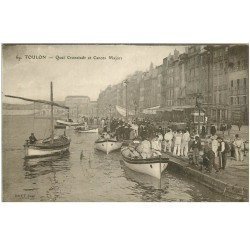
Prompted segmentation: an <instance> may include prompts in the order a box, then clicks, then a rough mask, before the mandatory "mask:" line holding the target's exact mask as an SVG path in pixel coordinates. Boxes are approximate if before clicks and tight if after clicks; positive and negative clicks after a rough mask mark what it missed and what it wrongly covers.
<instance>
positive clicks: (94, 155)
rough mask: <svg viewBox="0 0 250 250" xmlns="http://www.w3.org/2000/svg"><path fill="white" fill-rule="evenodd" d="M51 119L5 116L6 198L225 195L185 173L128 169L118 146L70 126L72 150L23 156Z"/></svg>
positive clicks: (131, 198)
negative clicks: (101, 144)
mask: <svg viewBox="0 0 250 250" xmlns="http://www.w3.org/2000/svg"><path fill="white" fill-rule="evenodd" d="M49 123H50V121H49V120H47V119H38V118H35V119H34V118H33V117H29V116H3V122H2V126H3V134H2V145H3V148H2V168H3V200H4V201H59V202H63V201H124V202H133V201H135V202H137V201H145V202H147V201H225V198H224V197H222V196H221V195H218V194H216V193H215V192H213V191H211V190H209V189H208V188H206V187H204V186H202V185H201V184H199V183H196V182H194V181H192V180H190V179H188V178H187V177H185V176H183V175H181V174H180V173H176V172H173V171H168V170H166V171H165V172H164V173H163V176H162V180H161V181H159V180H157V179H155V178H154V177H150V176H147V175H144V174H140V173H136V172H134V171H132V170H129V169H127V168H126V167H125V166H124V164H123V161H122V157H121V154H120V152H119V151H117V152H112V153H110V154H109V155H106V154H104V153H103V152H99V151H97V150H95V149H94V141H95V140H96V139H97V134H94V133H93V134H84V133H76V132H74V130H73V129H67V130H66V134H67V135H68V136H70V138H71V145H70V151H69V153H68V154H66V155H64V156H53V157H46V158H40V159H30V160H24V158H23V157H24V149H23V144H24V142H25V140H26V139H28V137H29V135H30V133H31V132H34V133H35V136H36V137H37V138H38V139H39V138H45V137H46V136H49V133H50V131H49ZM56 133H63V131H62V130H61V131H60V130H58V131H56ZM81 153H82V157H81Z"/></svg>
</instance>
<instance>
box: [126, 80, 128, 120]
mask: <svg viewBox="0 0 250 250" xmlns="http://www.w3.org/2000/svg"><path fill="white" fill-rule="evenodd" d="M126 122H128V83H127V82H126Z"/></svg>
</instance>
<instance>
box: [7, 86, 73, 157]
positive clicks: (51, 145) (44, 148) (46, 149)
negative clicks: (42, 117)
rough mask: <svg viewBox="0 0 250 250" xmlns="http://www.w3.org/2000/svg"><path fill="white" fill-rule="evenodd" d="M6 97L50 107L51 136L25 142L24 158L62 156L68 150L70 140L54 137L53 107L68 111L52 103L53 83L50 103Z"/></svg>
mask: <svg viewBox="0 0 250 250" xmlns="http://www.w3.org/2000/svg"><path fill="white" fill-rule="evenodd" d="M5 96H6V97H10V98H16V99H21V100H24V101H29V102H34V103H35V102H37V103H43V104H47V105H50V106H51V115H50V121H51V122H50V125H51V134H50V137H49V138H45V139H40V140H37V141H35V142H33V143H32V142H31V141H30V140H26V143H25V145H24V149H25V158H36V157H43V156H51V155H57V154H63V153H65V152H67V151H68V150H69V146H70V139H69V137H67V136H66V135H60V136H55V135H54V118H53V111H54V106H56V107H60V108H64V109H69V107H67V106H63V105H59V104H57V103H55V102H54V101H53V83H52V82H51V84H50V101H45V100H33V99H29V98H24V97H19V96H12V95H5Z"/></svg>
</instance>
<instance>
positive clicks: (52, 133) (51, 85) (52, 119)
mask: <svg viewBox="0 0 250 250" xmlns="http://www.w3.org/2000/svg"><path fill="white" fill-rule="evenodd" d="M50 101H51V102H53V83H52V82H51V83H50ZM50 107H51V116H50V123H51V143H54V108H53V104H51V106H50Z"/></svg>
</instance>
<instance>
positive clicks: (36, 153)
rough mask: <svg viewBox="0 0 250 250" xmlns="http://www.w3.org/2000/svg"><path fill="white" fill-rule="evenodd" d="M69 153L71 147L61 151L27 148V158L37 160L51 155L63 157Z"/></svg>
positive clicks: (63, 148)
mask: <svg viewBox="0 0 250 250" xmlns="http://www.w3.org/2000/svg"><path fill="white" fill-rule="evenodd" d="M68 151H69V146H66V147H62V148H60V149H41V148H37V147H35V146H25V158H37V157H45V156H51V155H61V154H64V153H65V152H68Z"/></svg>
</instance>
